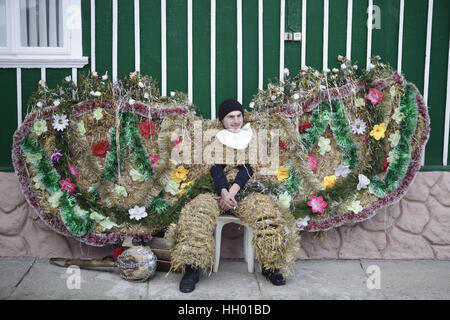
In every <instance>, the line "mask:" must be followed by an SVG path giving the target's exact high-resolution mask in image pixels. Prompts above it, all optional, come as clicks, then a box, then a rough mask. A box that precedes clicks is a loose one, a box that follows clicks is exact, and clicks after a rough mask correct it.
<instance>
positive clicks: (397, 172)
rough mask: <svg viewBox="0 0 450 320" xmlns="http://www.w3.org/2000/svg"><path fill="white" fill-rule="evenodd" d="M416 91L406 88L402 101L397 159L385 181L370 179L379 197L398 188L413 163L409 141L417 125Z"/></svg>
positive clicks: (390, 166)
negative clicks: (410, 163)
mask: <svg viewBox="0 0 450 320" xmlns="http://www.w3.org/2000/svg"><path fill="white" fill-rule="evenodd" d="M415 96H416V94H415V90H414V88H413V87H412V86H411V85H408V86H407V87H406V92H405V95H404V96H403V97H402V98H401V99H400V112H401V113H403V114H404V118H403V119H402V121H401V122H400V126H399V131H400V140H399V142H398V144H397V146H396V147H395V149H394V152H395V154H396V155H397V159H396V160H395V161H392V163H390V164H389V167H388V170H387V173H386V176H385V177H384V179H383V180H381V179H380V178H378V177H377V176H373V177H372V178H371V179H370V182H371V186H370V191H371V192H372V193H373V194H374V195H376V196H377V197H379V198H380V197H384V196H385V195H386V194H388V193H390V192H392V191H393V190H395V189H396V188H397V187H398V184H399V183H400V180H401V179H402V178H403V177H404V176H405V173H406V170H407V169H408V165H409V162H410V161H411V158H410V152H411V146H410V143H409V141H410V140H411V137H412V135H413V134H414V130H415V128H416V124H417V108H416V105H415Z"/></svg>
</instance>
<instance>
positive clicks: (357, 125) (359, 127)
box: [351, 118, 367, 134]
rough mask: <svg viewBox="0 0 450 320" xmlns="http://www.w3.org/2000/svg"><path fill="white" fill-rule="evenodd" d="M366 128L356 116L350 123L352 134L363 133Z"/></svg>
mask: <svg viewBox="0 0 450 320" xmlns="http://www.w3.org/2000/svg"><path fill="white" fill-rule="evenodd" d="M366 128H367V126H366V123H365V122H364V121H363V120H361V119H359V118H356V119H355V121H353V123H352V125H351V129H352V132H353V133H354V134H364V132H366Z"/></svg>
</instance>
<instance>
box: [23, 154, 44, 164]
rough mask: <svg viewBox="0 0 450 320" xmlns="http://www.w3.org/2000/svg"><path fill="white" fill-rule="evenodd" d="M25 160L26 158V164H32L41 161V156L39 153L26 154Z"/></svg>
mask: <svg viewBox="0 0 450 320" xmlns="http://www.w3.org/2000/svg"><path fill="white" fill-rule="evenodd" d="M25 158H26V160H27V162H30V163H33V164H34V163H37V162H38V161H39V160H41V159H42V155H41V154H40V153H27V155H26V156H25Z"/></svg>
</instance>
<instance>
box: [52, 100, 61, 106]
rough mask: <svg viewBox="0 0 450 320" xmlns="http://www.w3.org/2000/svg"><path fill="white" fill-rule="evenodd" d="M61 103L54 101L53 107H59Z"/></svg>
mask: <svg viewBox="0 0 450 320" xmlns="http://www.w3.org/2000/svg"><path fill="white" fill-rule="evenodd" d="M60 103H61V102H60V101H59V100H55V101H53V105H54V106H55V107H57V106H59V105H60Z"/></svg>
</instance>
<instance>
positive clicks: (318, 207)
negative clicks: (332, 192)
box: [308, 196, 327, 213]
mask: <svg viewBox="0 0 450 320" xmlns="http://www.w3.org/2000/svg"><path fill="white" fill-rule="evenodd" d="M308 206H310V207H311V209H312V212H313V213H317V212H320V213H324V211H325V207H326V206H327V202H326V201H324V200H323V198H322V196H318V197H316V196H311V198H309V202H308Z"/></svg>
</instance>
